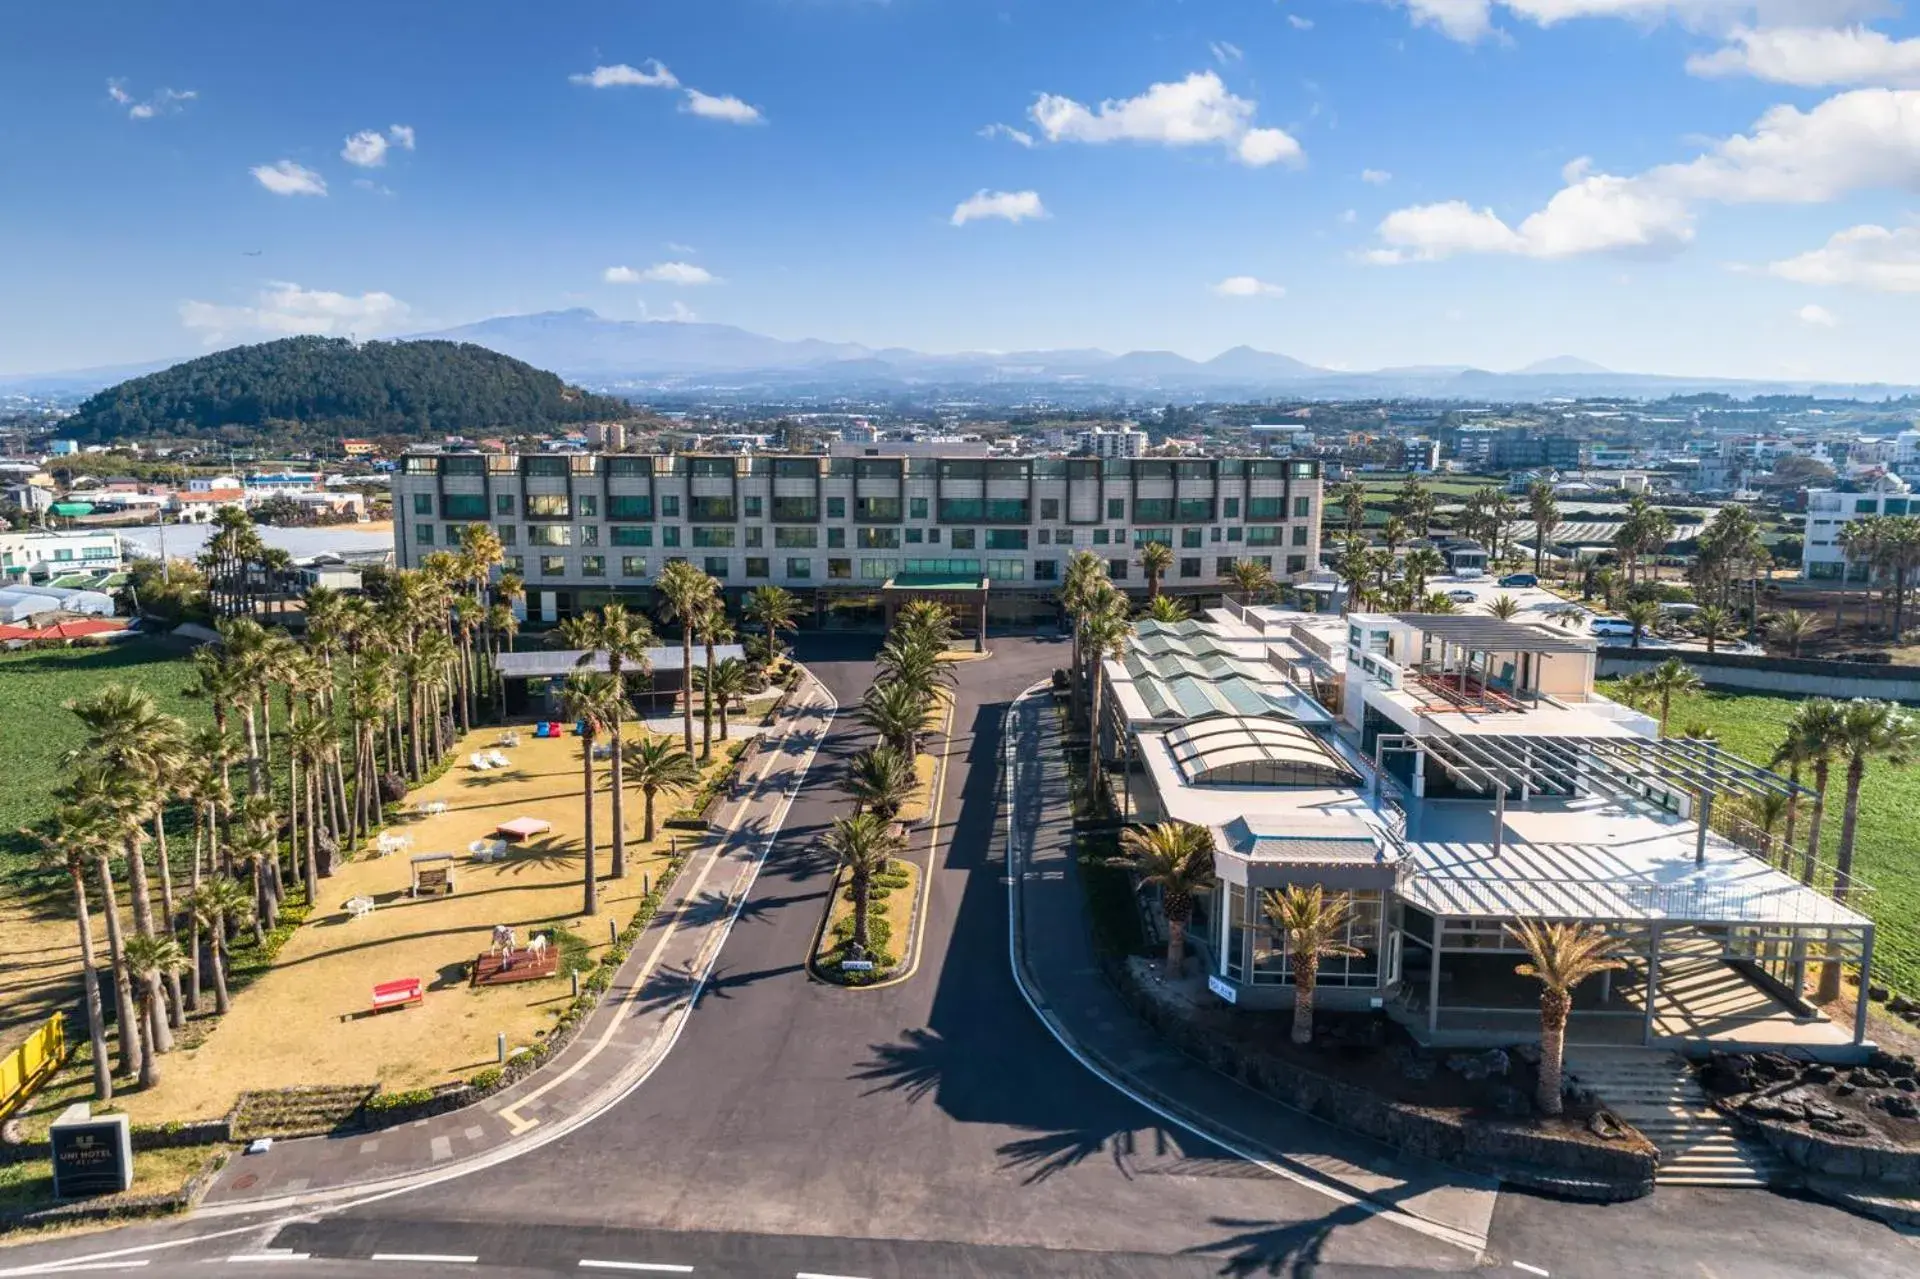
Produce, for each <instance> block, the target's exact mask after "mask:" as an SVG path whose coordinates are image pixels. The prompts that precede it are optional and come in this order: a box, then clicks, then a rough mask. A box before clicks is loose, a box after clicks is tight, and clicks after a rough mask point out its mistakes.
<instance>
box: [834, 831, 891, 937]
mask: <svg viewBox="0 0 1920 1279" xmlns="http://www.w3.org/2000/svg"><path fill="white" fill-rule="evenodd" d="M826 846H827V849H828V851H829V852H831V853H833V855H834V856H835V857H838V858H839V859H840V864H841V865H842V866H845V867H846V868H847V881H848V882H847V891H848V892H849V893H850V894H851V895H852V897H853V937H852V939H851V941H850V943H849V945H848V947H847V952H848V955H849V957H850V958H854V959H860V958H864V957H865V956H866V954H867V951H868V949H869V948H870V947H871V946H872V939H871V934H870V933H869V931H868V927H867V912H868V903H869V901H870V900H871V898H872V894H873V877H874V876H875V875H878V874H881V873H882V872H883V871H885V870H886V868H887V863H888V862H890V861H892V860H893V858H894V857H895V856H896V855H897V854H898V853H899V852H900V850H901V848H902V847H903V846H904V845H903V842H902V840H901V838H900V835H899V833H898V832H897V831H896V830H895V828H894V826H893V823H891V822H889V821H887V820H886V819H885V818H883V817H881V816H880V815H879V814H878V813H855V814H854V815H853V816H851V817H836V818H834V819H833V827H832V829H830V830H829V831H828V832H827V837H826Z"/></svg>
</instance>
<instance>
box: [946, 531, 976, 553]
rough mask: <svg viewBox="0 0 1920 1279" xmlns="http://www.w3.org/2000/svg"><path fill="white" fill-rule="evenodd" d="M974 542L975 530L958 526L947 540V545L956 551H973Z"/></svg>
mask: <svg viewBox="0 0 1920 1279" xmlns="http://www.w3.org/2000/svg"><path fill="white" fill-rule="evenodd" d="M973 543H974V530H973V529H970V528H957V529H955V530H953V536H952V537H951V538H949V539H948V540H947V545H949V546H951V547H952V548H953V549H954V550H956V551H971V550H972V549H973Z"/></svg>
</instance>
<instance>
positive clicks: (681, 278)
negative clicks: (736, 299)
mask: <svg viewBox="0 0 1920 1279" xmlns="http://www.w3.org/2000/svg"><path fill="white" fill-rule="evenodd" d="M600 278H601V279H602V280H605V281H606V282H607V283H608V284H684V285H688V286H693V285H701V284H718V283H720V277H719V276H717V275H715V274H714V273H713V272H711V271H709V270H707V268H705V267H703V266H695V265H694V264H693V263H691V262H657V263H655V264H654V265H652V266H650V267H648V268H647V269H646V270H644V271H636V270H634V269H633V268H632V267H630V266H610V267H608V268H607V269H606V270H605V271H603V272H601V273H600Z"/></svg>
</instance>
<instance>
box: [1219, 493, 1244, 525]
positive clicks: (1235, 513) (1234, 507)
mask: <svg viewBox="0 0 1920 1279" xmlns="http://www.w3.org/2000/svg"><path fill="white" fill-rule="evenodd" d="M1222 500H1223V501H1225V503H1226V507H1227V509H1226V514H1225V516H1224V518H1226V519H1230V520H1237V519H1239V518H1240V499H1239V498H1237V497H1229V498H1224V499H1222Z"/></svg>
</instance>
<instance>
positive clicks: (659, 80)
mask: <svg viewBox="0 0 1920 1279" xmlns="http://www.w3.org/2000/svg"><path fill="white" fill-rule="evenodd" d="M567 79H568V80H571V81H572V82H573V83H574V84H584V85H588V86H590V87H592V88H595V89H677V88H679V87H680V80H679V78H678V77H677V76H675V75H674V74H673V72H671V71H669V70H667V69H666V67H664V66H662V65H661V64H660V60H659V59H658V58H648V59H647V60H646V62H645V63H644V64H643V65H642V66H638V67H630V66H628V65H627V64H626V63H624V62H617V63H615V64H613V65H612V66H607V67H595V68H594V69H593V70H591V71H578V72H575V73H574V74H573V75H570V76H568V77H567Z"/></svg>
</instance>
